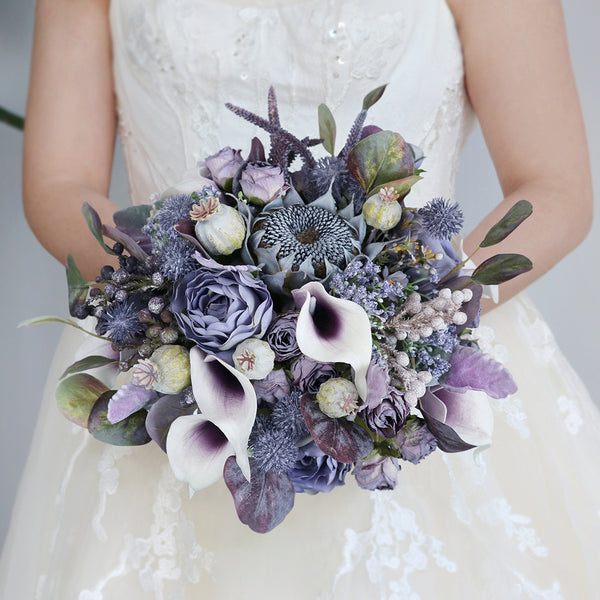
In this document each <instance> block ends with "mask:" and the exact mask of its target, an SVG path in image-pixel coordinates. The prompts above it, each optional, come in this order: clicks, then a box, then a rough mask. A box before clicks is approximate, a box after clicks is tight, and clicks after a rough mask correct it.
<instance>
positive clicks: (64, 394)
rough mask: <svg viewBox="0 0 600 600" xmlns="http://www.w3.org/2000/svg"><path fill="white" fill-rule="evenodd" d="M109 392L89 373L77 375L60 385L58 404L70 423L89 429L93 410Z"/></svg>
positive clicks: (57, 390)
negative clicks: (103, 395) (102, 396)
mask: <svg viewBox="0 0 600 600" xmlns="http://www.w3.org/2000/svg"><path fill="white" fill-rule="evenodd" d="M107 391H109V389H108V388H107V387H106V386H105V385H104V384H103V383H102V382H101V381H100V380H99V379H96V377H93V376H92V375H89V374H88V373H77V374H76V375H71V377H68V378H67V379H63V380H62V381H61V382H60V383H59V384H58V387H57V388H56V404H57V406H58V410H59V411H60V412H61V413H62V414H63V415H64V416H65V417H66V418H67V419H69V421H72V422H73V423H76V424H77V425H79V426H80V427H86V428H87V426H88V423H89V418H90V414H91V412H92V408H93V407H94V405H95V404H96V402H97V400H98V398H99V397H100V396H101V395H102V394H104V393H105V392H107Z"/></svg>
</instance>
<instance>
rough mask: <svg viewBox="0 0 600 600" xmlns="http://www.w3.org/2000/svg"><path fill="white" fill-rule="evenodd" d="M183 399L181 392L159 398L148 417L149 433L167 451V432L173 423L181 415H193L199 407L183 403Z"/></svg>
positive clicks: (147, 428) (147, 426) (147, 427)
mask: <svg viewBox="0 0 600 600" xmlns="http://www.w3.org/2000/svg"><path fill="white" fill-rule="evenodd" d="M181 399H182V395H181V394H178V395H176V396H171V395H167V396H163V397H162V398H159V399H158V400H157V401H156V402H155V403H154V404H153V405H152V407H151V408H150V410H149V411H148V416H147V417H146V430H147V431H148V434H149V435H150V437H151V438H152V439H153V440H154V441H155V442H156V443H157V444H158V445H159V446H160V447H161V448H162V450H164V451H165V452H166V451H167V434H168V433H169V429H170V427H171V423H173V421H174V420H175V419H177V418H179V417H183V416H185V415H191V414H192V413H193V412H194V411H195V410H196V409H197V407H196V405H195V404H191V405H185V404H182V402H181Z"/></svg>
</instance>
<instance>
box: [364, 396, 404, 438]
mask: <svg viewBox="0 0 600 600" xmlns="http://www.w3.org/2000/svg"><path fill="white" fill-rule="evenodd" d="M409 413H410V407H409V406H408V405H407V404H406V402H405V401H404V398H402V394H400V392H399V391H398V390H396V389H395V388H389V389H388V393H387V396H386V398H384V399H383V400H382V401H381V402H380V403H379V404H378V405H377V406H376V407H375V408H366V409H365V410H364V418H365V422H366V423H367V425H368V426H369V428H370V429H371V430H372V431H374V432H375V433H376V434H377V435H382V436H383V437H386V438H392V437H394V436H395V435H396V434H397V433H398V432H399V431H400V429H402V426H403V425H404V423H405V422H406V419H407V417H408V415H409Z"/></svg>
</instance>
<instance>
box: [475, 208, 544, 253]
mask: <svg viewBox="0 0 600 600" xmlns="http://www.w3.org/2000/svg"><path fill="white" fill-rule="evenodd" d="M532 212H533V207H532V206H531V203H530V202H528V201H527V200H519V201H518V202H517V203H515V204H513V206H511V208H510V209H509V210H508V212H507V213H506V214H505V215H504V216H503V217H502V218H501V219H500V220H499V221H498V222H497V223H496V224H495V225H494V226H493V227H492V228H491V229H490V230H489V231H488V232H487V235H486V236H485V238H484V240H483V242H481V244H480V247H481V248H487V247H488V246H494V245H495V244H498V243H500V242H501V241H502V240H503V239H505V238H506V237H508V236H509V235H510V234H511V233H512V232H513V231H514V230H515V229H516V228H517V227H518V226H519V225H520V224H521V223H522V222H523V221H524V220H525V219H526V218H527V217H529V216H530V215H531V213H532Z"/></svg>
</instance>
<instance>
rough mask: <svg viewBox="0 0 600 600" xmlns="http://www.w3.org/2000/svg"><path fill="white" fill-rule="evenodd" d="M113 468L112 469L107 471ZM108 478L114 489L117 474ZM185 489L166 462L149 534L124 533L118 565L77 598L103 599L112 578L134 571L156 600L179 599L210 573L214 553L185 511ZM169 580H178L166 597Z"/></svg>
mask: <svg viewBox="0 0 600 600" xmlns="http://www.w3.org/2000/svg"><path fill="white" fill-rule="evenodd" d="M110 471H111V468H109V469H108V471H107V472H110ZM105 481H106V482H108V483H107V484H106V485H107V489H113V487H112V486H111V483H113V482H114V475H108V476H107V477H106V478H105ZM113 485H114V483H113ZM185 492H186V488H185V486H184V484H183V483H181V482H180V481H177V480H176V479H175V478H174V476H173V473H172V472H171V469H170V467H169V465H165V466H164V467H163V468H162V474H161V478H160V481H159V482H158V490H157V493H156V498H155V501H154V504H153V507H152V512H153V514H154V522H153V523H152V525H151V527H150V535H149V536H148V537H146V538H142V537H134V536H133V535H130V534H125V535H124V540H125V541H124V547H123V550H122V551H121V553H120V555H119V561H118V563H117V565H116V566H115V568H114V569H113V570H112V571H111V572H109V573H108V574H107V575H105V576H104V577H103V578H102V579H101V580H99V581H98V583H97V584H96V586H95V587H94V589H91V590H83V591H81V592H80V594H79V597H78V600H104V597H103V590H104V588H105V587H106V585H107V584H108V583H109V582H110V581H112V580H113V579H116V578H118V577H123V576H125V575H127V574H128V573H131V572H134V571H137V573H138V576H139V581H140V584H141V587H142V589H143V590H144V591H146V592H154V594H155V597H156V599H157V600H166V599H167V598H168V599H169V600H177V599H178V598H180V597H181V598H183V589H184V588H185V586H186V585H189V584H194V583H198V582H199V581H200V579H201V577H202V576H203V574H204V573H208V574H210V573H211V571H212V567H213V563H214V556H213V554H212V553H211V552H209V551H207V550H205V549H204V548H202V547H201V546H200V545H199V544H198V543H197V542H196V539H195V535H194V523H193V522H192V521H191V520H189V519H187V518H186V517H185V514H184V513H183V511H182V500H181V498H182V494H185ZM168 581H177V582H178V587H177V590H178V591H177V592H176V594H175V595H172V594H170V595H168V596H165V587H166V583H167V582H168Z"/></svg>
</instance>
